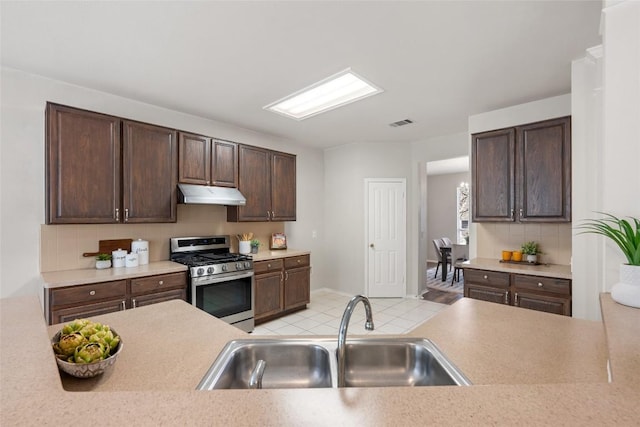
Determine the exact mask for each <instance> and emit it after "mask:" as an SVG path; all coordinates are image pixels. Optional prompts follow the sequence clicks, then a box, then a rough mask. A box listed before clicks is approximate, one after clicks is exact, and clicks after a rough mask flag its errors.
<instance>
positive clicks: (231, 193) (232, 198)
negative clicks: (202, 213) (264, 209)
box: [178, 184, 247, 206]
mask: <svg viewBox="0 0 640 427" xmlns="http://www.w3.org/2000/svg"><path fill="white" fill-rule="evenodd" d="M178 188H179V189H180V199H179V200H180V203H185V204H199V205H230V206H242V205H246V204H247V199H246V198H245V197H244V196H243V195H242V193H241V192H240V191H238V189H237V188H229V187H210V186H207V185H193V184H178Z"/></svg>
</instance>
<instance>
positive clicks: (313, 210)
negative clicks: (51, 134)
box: [0, 68, 324, 297]
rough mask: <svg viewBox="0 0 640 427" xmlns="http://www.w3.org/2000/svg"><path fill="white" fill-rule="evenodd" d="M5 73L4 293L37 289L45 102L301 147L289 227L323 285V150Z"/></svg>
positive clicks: (0, 234) (1, 114) (1, 77)
mask: <svg viewBox="0 0 640 427" xmlns="http://www.w3.org/2000/svg"><path fill="white" fill-rule="evenodd" d="M0 73H1V74H0V96H1V98H0V101H1V102H0V120H1V124H2V129H1V131H0V137H1V138H0V141H1V145H0V165H1V171H0V201H1V205H0V297H11V296H17V295H25V294H39V293H40V280H39V260H38V256H39V248H40V243H39V233H40V225H41V224H43V223H44V217H45V215H44V200H45V193H44V186H45V179H44V157H45V155H44V129H45V122H44V108H45V103H46V101H52V102H57V103H61V104H66V105H70V106H74V107H78V108H83V109H87V110H92V111H98V112H101V113H105V114H112V115H116V116H120V117H126V118H130V119H133V120H139V121H143V122H148V123H153V124H159V125H163V126H168V127H174V128H177V129H182V130H188V131H192V132H196V133H201V134H204V135H210V136H215V137H218V138H223V139H229V140H232V141H237V142H242V143H246V144H251V145H257V146H262V147H266V148H271V149H276V150H281V151H286V152H289V153H293V154H296V155H297V156H298V163H297V170H298V174H297V181H298V182H297V184H298V192H297V195H298V218H299V220H298V221H297V222H295V223H291V224H287V225H286V226H285V230H286V232H287V233H288V237H289V246H290V247H295V248H300V249H308V250H311V251H313V256H312V267H313V269H312V286H314V287H322V285H317V284H316V282H322V281H323V279H322V274H323V273H322V272H323V270H324V267H323V266H324V263H323V260H322V252H323V251H322V242H321V241H319V240H318V239H312V238H311V230H316V231H317V232H318V235H319V236H322V235H323V234H324V228H323V227H324V224H323V220H322V213H323V206H324V200H323V192H322V182H323V177H322V173H323V166H322V159H323V154H322V152H321V151H320V150H315V149H310V148H306V147H303V146H301V145H296V144H293V143H291V142H290V141H286V140H283V139H278V138H275V137H271V136H268V135H264V134H261V133H257V132H253V131H251V130H247V129H242V128H239V127H235V126H231V125H227V124H224V123H220V122H215V121H212V120H207V119H203V118H200V117H196V116H191V115H187V114H183V113H179V112H176V111H171V110H167V109H164V108H160V107H156V106H153V105H149V104H144V103H141V102H137V101H133V100H130V99H126V98H122V97H118V96H114V95H111V94H107V93H103V92H98V91H95V90H90V89H86V88H82V87H78V86H73V85H69V84H66V83H63V82H60V81H55V80H51V79H47V78H42V77H39V76H34V75H29V74H25V73H23V72H20V71H16V70H12V69H7V68H2V69H1V70H0ZM167 226H170V225H167Z"/></svg>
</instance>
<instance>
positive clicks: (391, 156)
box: [324, 143, 417, 295]
mask: <svg viewBox="0 0 640 427" xmlns="http://www.w3.org/2000/svg"><path fill="white" fill-rule="evenodd" d="M409 159H410V147H409V144H397V143H376V144H369V143H367V144H360V143H356V144H349V145H344V146H341V147H335V148H331V149H327V150H326V151H325V157H324V165H325V170H324V179H325V181H324V182H325V186H324V187H325V210H324V214H325V230H326V237H325V245H326V246H325V247H326V254H325V260H326V265H327V266H329V267H330V268H328V269H327V275H326V277H327V279H328V280H327V281H326V285H327V287H329V288H332V289H336V290H339V291H342V292H345V293H349V294H354V295H355V294H360V293H364V292H365V290H366V283H365V274H364V273H365V271H364V268H365V267H364V266H365V259H364V256H365V253H366V248H367V242H365V230H364V227H365V226H364V224H365V221H364V214H365V209H364V200H365V194H364V189H365V187H364V179H365V178H404V179H406V180H407V188H409V187H410V185H411V184H410V183H411V182H412V181H413V180H414V179H415V178H414V177H413V176H411V174H410V168H409ZM408 209H409V208H408ZM408 211H409V210H407V212H408ZM413 234H414V231H413V228H412V227H411V226H410V225H408V226H407V253H410V251H411V250H412V249H411V248H413V247H414V246H415V245H416V239H415V238H414V236H413ZM410 263H411V260H410V259H408V260H407V268H408V269H409V271H410V270H411V268H412V267H413V266H412V265H411V264H410ZM416 289H417V281H415V282H411V280H410V279H409V280H408V281H407V293H408V294H415V292H416Z"/></svg>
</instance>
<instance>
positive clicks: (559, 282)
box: [513, 274, 571, 295]
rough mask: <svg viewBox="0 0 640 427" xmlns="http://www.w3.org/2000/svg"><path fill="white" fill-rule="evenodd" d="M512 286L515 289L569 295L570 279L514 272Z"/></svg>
mask: <svg viewBox="0 0 640 427" xmlns="http://www.w3.org/2000/svg"><path fill="white" fill-rule="evenodd" d="M513 286H514V287H515V288H517V289H527V290H530V291H542V292H552V293H554V294H561V295H571V280H567V279H556V278H554V277H540V276H525V275H520V274H514V275H513Z"/></svg>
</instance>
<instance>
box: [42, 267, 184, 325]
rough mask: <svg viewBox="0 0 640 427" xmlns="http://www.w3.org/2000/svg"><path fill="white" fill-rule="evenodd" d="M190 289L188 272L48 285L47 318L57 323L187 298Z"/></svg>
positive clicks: (46, 295) (46, 291)
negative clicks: (60, 285)
mask: <svg viewBox="0 0 640 427" xmlns="http://www.w3.org/2000/svg"><path fill="white" fill-rule="evenodd" d="M186 291H187V273H169V274H159V275H155V276H146V277H140V278H134V279H129V280H113V281H109V282H99V283H91V284H87V285H76V286H65V287H61V288H48V289H45V290H44V298H45V312H46V318H47V322H48V323H49V324H50V325H53V324H56V323H64V322H69V321H72V320H74V319H79V318H88V317H93V316H98V315H101V314H107V313H113V312H115V311H121V310H127V309H131V308H136V307H141V306H143V305H149V304H156V303H159V302H163V301H169V300H172V299H182V300H186V296H187V295H186Z"/></svg>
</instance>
